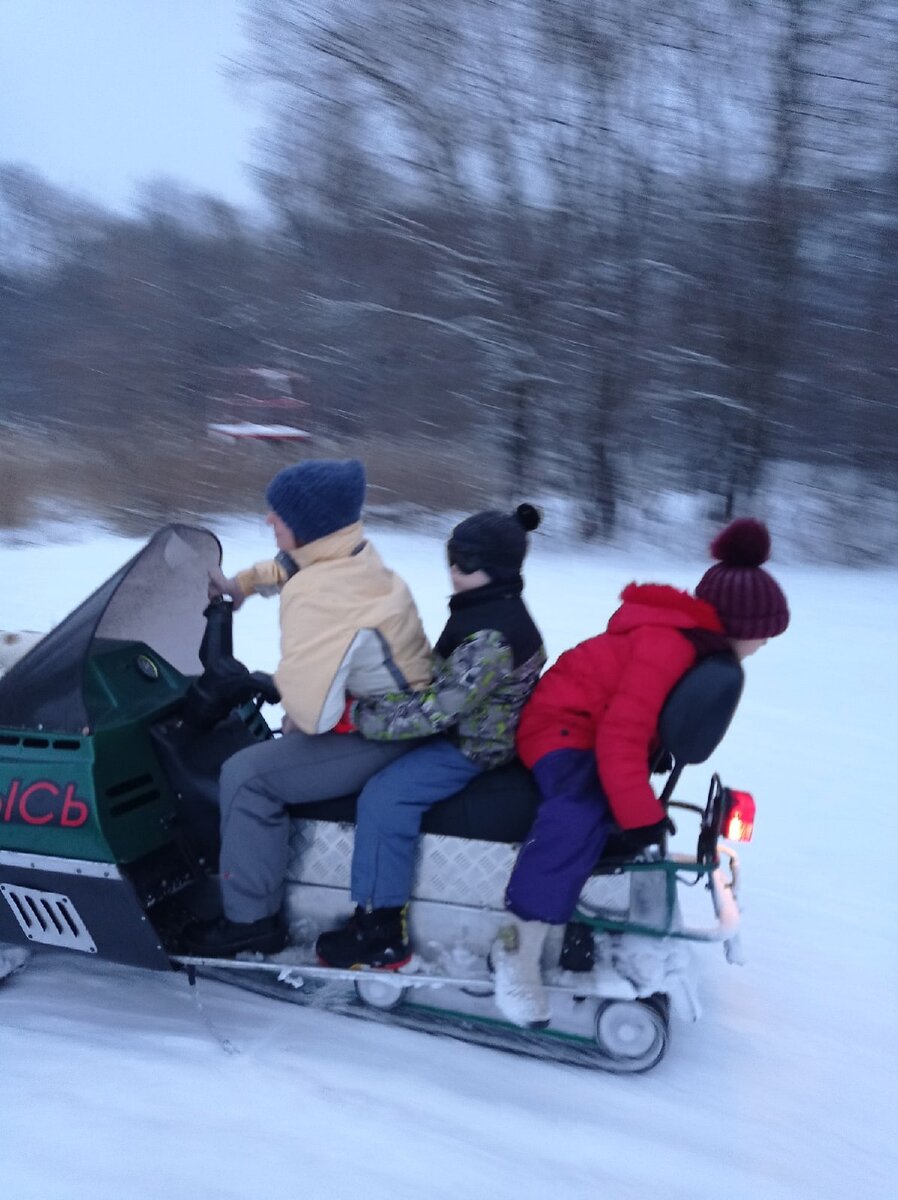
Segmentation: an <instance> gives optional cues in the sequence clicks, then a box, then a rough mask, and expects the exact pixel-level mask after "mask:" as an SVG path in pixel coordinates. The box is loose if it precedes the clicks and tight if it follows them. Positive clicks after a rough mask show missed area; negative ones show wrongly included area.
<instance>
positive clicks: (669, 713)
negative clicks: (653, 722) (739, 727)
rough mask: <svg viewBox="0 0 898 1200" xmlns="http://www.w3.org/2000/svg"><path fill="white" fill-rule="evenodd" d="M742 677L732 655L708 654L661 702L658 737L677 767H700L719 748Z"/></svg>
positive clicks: (739, 689)
mask: <svg viewBox="0 0 898 1200" xmlns="http://www.w3.org/2000/svg"><path fill="white" fill-rule="evenodd" d="M744 682H745V676H744V674H743V672H742V667H741V665H740V663H739V660H738V659H737V658H736V657H735V655H732V654H712V655H709V656H708V657H707V658H703V659H702V661H701V662H700V663H698V664H697V665H696V666H694V667H693V668H692V670H691V671H688V672H687V673H686V674H685V675H684V676H683V678H682V679H681V680H680V682H679V683H678V684H677V685H676V687H675V688H674V689H673V691H672V692H671V693H670V695H669V696H668V697H667V699H666V700H665V702H664V708H663V709H662V710H661V717H660V720H659V721H658V736H659V738H660V740H661V745H662V746H663V747H664V749H665V750H668V751H670V753H671V754H672V755H673V758H674V761H675V762H676V764H677V766H678V767H682V766H685V765H686V764H688V763H701V762H704V761H705V759H706V758H709V757H710V756H711V754H712V753H713V751H714V750H715V748H716V747H717V746H718V745H719V744H720V742H721V741H722V739H723V735H724V734H725V733H726V731H727V729H728V728H729V725H730V721H732V719H733V714H734V713H735V711H736V707H737V705H738V703H739V698H740V696H741V695H742V685H743V683H744Z"/></svg>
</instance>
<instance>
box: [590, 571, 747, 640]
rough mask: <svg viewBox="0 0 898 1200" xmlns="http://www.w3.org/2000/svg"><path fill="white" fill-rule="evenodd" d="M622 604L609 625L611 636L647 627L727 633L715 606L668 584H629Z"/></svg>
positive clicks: (622, 594) (622, 593)
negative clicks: (657, 626)
mask: <svg viewBox="0 0 898 1200" xmlns="http://www.w3.org/2000/svg"><path fill="white" fill-rule="evenodd" d="M621 600H622V601H623V604H622V605H621V606H620V608H619V609H617V611H616V612H615V613H613V614H612V616H611V620H610V621H609V622H608V632H609V633H629V632H630V630H632V629H637V628H639V627H640V626H644V625H662V626H667V627H668V628H670V629H706V630H708V631H709V632H711V633H720V634H722V633H723V632H724V629H723V625H722V624H721V621H720V617H718V615H717V611H716V609H714V608H713V606H712V605H710V604H708V603H707V602H706V601H705V600H697V599H696V597H695V596H690V595H689V593H688V592H681V591H680V590H679V589H678V588H674V587H670V586H669V585H668V584H665V583H628V584H627V586H626V587H625V588H624V590H623V591H622V592H621Z"/></svg>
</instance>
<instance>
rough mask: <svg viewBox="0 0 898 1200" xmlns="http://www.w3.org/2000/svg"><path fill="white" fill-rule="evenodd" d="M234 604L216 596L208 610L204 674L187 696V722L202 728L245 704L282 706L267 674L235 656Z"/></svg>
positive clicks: (203, 646) (202, 649) (202, 655)
mask: <svg viewBox="0 0 898 1200" xmlns="http://www.w3.org/2000/svg"><path fill="white" fill-rule="evenodd" d="M233 614H234V605H233V603H232V602H231V601H230V600H225V599H223V598H222V597H220V596H219V597H216V598H215V599H214V600H212V601H210V603H209V605H208V606H207V607H206V609H205V612H204V614H203V615H204V616H205V618H206V630H205V633H204V634H203V640H202V643H201V645H200V654H199V657H200V662H201V663H202V664H203V673H202V675H200V676H199V677H198V678H197V679H195V680H194V681H193V682H192V683H191V685H190V687H189V689H188V691H187V695H186V697H185V701H184V720H185V721H186V722H187V723H188V724H190V725H192V726H194V727H196V728H200V729H211V728H212V727H213V726H214V725H216V724H217V723H218V722H219V721H221V720H223V719H224V718H225V717H227V716H228V714H229V713H231V712H232V711H233V710H234V709H235V708H237V707H238V706H239V705H241V704H246V703H247V702H248V701H250V700H257V701H259V702H261V703H265V704H278V703H279V702H280V699H281V696H280V692H279V691H278V689H277V685H276V684H275V682H274V679H273V678H272V677H271V675H269V674H268V673H267V672H265V671H250V670H248V669H247V667H245V666H244V664H243V663H242V662H240V661H239V660H238V659H236V658H235V657H234V643H233Z"/></svg>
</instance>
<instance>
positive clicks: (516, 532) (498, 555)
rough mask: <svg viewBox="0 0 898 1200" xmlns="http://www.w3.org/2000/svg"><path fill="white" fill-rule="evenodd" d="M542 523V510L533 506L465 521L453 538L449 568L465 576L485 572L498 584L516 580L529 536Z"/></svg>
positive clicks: (456, 529) (529, 505) (450, 541)
mask: <svg viewBox="0 0 898 1200" xmlns="http://www.w3.org/2000/svg"><path fill="white" fill-rule="evenodd" d="M539 523H540V514H539V510H538V509H537V508H535V507H534V506H533V505H532V504H519V505H518V507H517V508H516V509H515V510H514V512H513V513H504V512H499V511H498V510H497V509H488V510H487V511H486V512H479V513H475V514H474V515H473V517H466V518H465V520H464V521H461V522H460V523H459V524H458V525H456V526H455V528H454V529H453V530H452V533H451V534H450V537H449V542H448V545H447V547H446V550H447V553H448V555H449V564H450V566H451V565H452V564H454V565H455V566H457V567H458V569H459V570H460V571H463V572H464V573H465V574H466V575H470V574H471V573H472V572H474V571H486V573H487V575H489V577H490V578H491V579H495V580H497V581H498V580H505V579H514V577H515V576H516V575H519V574H520V573H521V567H522V566H523V565H524V555H525V554H526V553H527V534H528V533H530V532H531V530H534V529H536V528H537V526H538V525H539Z"/></svg>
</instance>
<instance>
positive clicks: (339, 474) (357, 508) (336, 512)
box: [265, 458, 366, 543]
mask: <svg viewBox="0 0 898 1200" xmlns="http://www.w3.org/2000/svg"><path fill="white" fill-rule="evenodd" d="M365 487H366V480H365V468H364V466H363V465H362V464H361V463H360V462H359V460H358V459H357V458H347V459H344V460H342V461H338V460H335V459H326V458H317V459H312V460H310V461H309V462H302V463H299V464H297V466H295V467H285V468H284V470H283V471H280V472H279V473H278V474H277V475H275V477H274V479H272V481H271V483H269V485H268V490H267V491H266V492H265V499H266V500H267V501H268V506H269V508H271V510H272V511H273V512H276V513H277V515H278V516H279V517H280V518H281V520H282V521H284V522H285V523H286V524H287V525H288V526H289V527H290V529H291V531H292V533H293V536H294V537H295V538H296V540H297V541H298V542H302V543H306V542H314V541H316V540H317V539H318V538H323V537H327V535H328V534H329V533H333V532H334V531H335V530H337V529H343V527H344V526H346V525H352V524H354V523H355V522H356V521H358V520H359V518H360V517H361V515H362V505H363V504H364V502H365Z"/></svg>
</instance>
